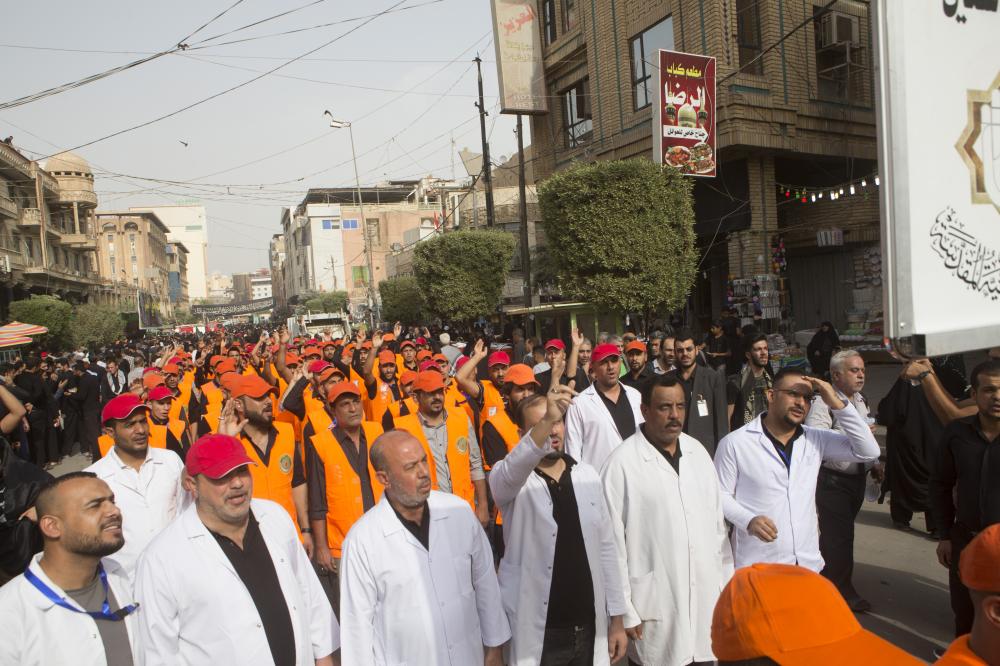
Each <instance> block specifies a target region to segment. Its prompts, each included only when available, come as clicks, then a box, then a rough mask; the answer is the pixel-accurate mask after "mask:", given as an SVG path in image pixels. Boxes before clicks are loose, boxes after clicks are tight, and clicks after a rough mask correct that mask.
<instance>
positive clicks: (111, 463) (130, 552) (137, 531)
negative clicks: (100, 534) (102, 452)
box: [84, 447, 191, 575]
mask: <svg viewBox="0 0 1000 666" xmlns="http://www.w3.org/2000/svg"><path fill="white" fill-rule="evenodd" d="M84 471H86V472H93V473H94V474H96V475H97V476H98V478H100V479H103V480H104V482H105V483H107V484H108V486H110V487H111V492H113V493H114V494H115V504H116V505H117V506H118V508H119V509H121V512H122V533H123V534H124V536H125V545H124V546H122V548H121V550H119V551H118V552H117V553H112V554H111V555H109V556H108V557H107V559H109V560H112V561H114V562H117V563H118V564H120V565H121V566H122V568H123V569H125V571H127V572H128V573H129V575H133V574H134V573H135V565H136V561H137V560H138V559H139V554H140V553H142V551H143V550H144V549H145V548H146V546H148V545H149V542H150V541H152V540H153V537H155V536H156V535H157V534H159V533H160V531H161V530H162V529H163V528H164V527H166V526H167V525H168V524H169V523H170V521H172V520H173V519H174V517H175V516H177V515H178V514H179V513H181V512H182V511H183V510H184V509H185V508H187V505H188V504H189V503H190V502H191V498H190V495H189V494H188V492H187V491H186V490H184V488H183V486H182V485H181V476H182V474H183V472H184V463H182V462H181V459H180V458H179V457H178V456H177V454H176V453H174V452H173V451H168V450H166V449H158V448H154V447H150V448H149V449H148V450H147V452H146V460H144V461H143V463H142V465H141V466H140V467H139V471H136V470H134V469H132V468H131V467H129V466H128V465H126V464H125V463H123V462H122V460H121V458H119V457H118V453H117V449H116V448H115V447H111V450H110V451H108V454H107V455H106V456H104V457H103V458H101V459H100V460H98V461H97V462H95V463H94V464H92V465H91V466H90V467H88V468H87V469H86V470H84Z"/></svg>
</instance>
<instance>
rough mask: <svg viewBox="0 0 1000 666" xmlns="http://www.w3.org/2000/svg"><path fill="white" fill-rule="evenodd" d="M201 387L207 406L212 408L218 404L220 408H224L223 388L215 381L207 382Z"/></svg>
mask: <svg viewBox="0 0 1000 666" xmlns="http://www.w3.org/2000/svg"><path fill="white" fill-rule="evenodd" d="M199 388H201V392H202V394H203V395H204V396H205V405H206V407H208V408H210V407H212V406H213V405H217V406H218V407H219V408H220V409H221V408H222V398H223V396H222V389H220V388H219V387H218V386H217V385H216V384H215V382H214V381H212V382H205V383H204V384H202V385H201V386H200V387H199Z"/></svg>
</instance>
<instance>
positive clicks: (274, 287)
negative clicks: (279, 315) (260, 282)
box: [267, 234, 288, 311]
mask: <svg viewBox="0 0 1000 666" xmlns="http://www.w3.org/2000/svg"><path fill="white" fill-rule="evenodd" d="M267 256H268V264H269V265H270V267H271V295H272V296H273V297H274V307H275V309H276V310H279V311H283V310H284V309H285V308H287V307H288V296H287V294H286V293H285V238H284V236H283V235H282V234H274V235H273V236H271V242H270V244H269V246H268V253H267Z"/></svg>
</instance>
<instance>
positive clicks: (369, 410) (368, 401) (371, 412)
mask: <svg viewBox="0 0 1000 666" xmlns="http://www.w3.org/2000/svg"><path fill="white" fill-rule="evenodd" d="M394 402H396V399H395V398H394V397H393V394H392V385H391V384H389V383H387V382H383V381H382V380H381V379H379V378H378V377H376V378H375V397H374V398H369V397H368V387H367V386H365V387H364V388H362V389H361V403H362V405H363V407H364V410H365V415H366V417H367V418H368V420H369V421H374V422H375V423H381V422H382V417H383V416H384V415H385V411H386V410H387V409H389V405H391V404H392V403H394Z"/></svg>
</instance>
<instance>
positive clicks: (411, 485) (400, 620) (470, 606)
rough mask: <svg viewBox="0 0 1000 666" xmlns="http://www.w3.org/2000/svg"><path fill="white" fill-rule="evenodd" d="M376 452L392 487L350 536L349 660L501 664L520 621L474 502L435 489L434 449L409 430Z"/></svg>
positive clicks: (388, 437) (380, 475) (345, 626)
mask: <svg viewBox="0 0 1000 666" xmlns="http://www.w3.org/2000/svg"><path fill="white" fill-rule="evenodd" d="M370 458H371V463H372V467H373V468H374V469H375V475H376V478H377V479H378V482H379V484H381V485H382V486H383V488H384V489H385V490H384V493H383V496H382V500H381V501H380V502H379V503H378V504H377V505H376V506H375V508H373V509H372V510H371V511H369V512H368V513H366V514H365V515H364V516H362V517H361V518H360V519H359V520H358V521H357V522H356V523H354V526H353V527H352V528H351V530H350V532H348V534H347V538H346V539H345V540H344V545H343V551H342V556H341V557H342V559H341V563H340V566H341V574H340V576H341V578H340V585H341V589H340V593H341V597H340V621H341V649H342V659H343V663H345V664H372V663H374V664H384V663H390V664H392V663H401V662H403V661H407V662H409V663H414V664H440V665H447V664H450V665H451V666H466V665H469V664H486V665H487V666H500V664H502V663H503V662H502V656H501V653H500V647H501V646H502V645H503V644H504V643H506V642H507V640H508V639H509V638H510V627H509V626H508V624H507V618H506V616H505V614H504V612H503V607H502V604H501V603H500V587H499V585H498V584H497V577H496V573H495V571H494V569H493V554H492V551H491V550H490V545H489V542H488V541H487V540H486V533H485V532H483V529H482V527H481V526H480V524H479V521H478V519H477V518H476V515H475V514H474V513H473V512H472V509H471V508H470V507H469V504H468V502H466V501H464V500H463V499H461V498H459V497H456V496H455V495H452V494H450V493H442V492H438V491H434V490H431V474H430V467H429V461H428V460H427V453H426V451H425V449H424V447H423V446H422V445H421V443H420V442H419V441H418V440H417V438H416V437H414V436H413V435H411V434H410V433H408V432H405V431H401V430H395V431H390V432H387V433H385V434H383V435H381V436H379V437H378V438H377V439H376V440H375V442H374V443H373V444H372V447H371V452H370Z"/></svg>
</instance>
